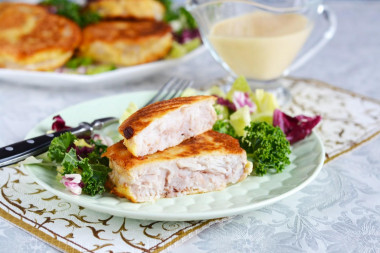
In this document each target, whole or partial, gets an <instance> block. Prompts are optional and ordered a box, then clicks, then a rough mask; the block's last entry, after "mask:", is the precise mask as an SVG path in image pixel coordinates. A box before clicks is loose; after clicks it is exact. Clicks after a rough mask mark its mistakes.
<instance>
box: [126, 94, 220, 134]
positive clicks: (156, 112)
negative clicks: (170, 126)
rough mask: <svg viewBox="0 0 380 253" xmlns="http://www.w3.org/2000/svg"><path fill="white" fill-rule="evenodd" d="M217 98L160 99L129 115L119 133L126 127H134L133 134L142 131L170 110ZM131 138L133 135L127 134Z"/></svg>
mask: <svg viewBox="0 0 380 253" xmlns="http://www.w3.org/2000/svg"><path fill="white" fill-rule="evenodd" d="M209 99H212V100H214V101H215V100H216V98H215V97H213V96H191V97H178V98H173V99H170V100H165V101H160V102H156V103H153V104H151V105H148V106H145V107H144V108H141V109H140V110H138V111H136V112H135V113H134V114H132V115H131V116H129V117H128V118H127V119H126V120H125V121H124V122H123V123H121V125H120V126H119V133H120V134H121V135H122V136H124V130H125V129H129V130H130V129H132V130H130V131H132V132H133V135H136V134H138V133H139V132H141V131H142V130H143V129H144V128H145V127H147V126H148V125H149V124H151V123H152V122H153V121H154V120H155V119H157V118H160V117H162V116H163V115H165V114H167V113H168V112H170V111H174V110H176V109H178V108H180V107H181V106H183V105H186V104H189V105H190V104H193V103H196V102H199V101H202V100H209ZM125 137H126V138H130V137H131V136H125Z"/></svg>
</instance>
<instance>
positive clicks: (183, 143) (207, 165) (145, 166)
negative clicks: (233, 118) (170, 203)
mask: <svg viewBox="0 0 380 253" xmlns="http://www.w3.org/2000/svg"><path fill="white" fill-rule="evenodd" d="M215 100H216V98H215V97H213V96H193V97H181V98H174V99H171V100H167V101H163V102H157V103H154V104H152V105H149V106H147V107H144V108H142V109H141V110H139V111H137V112H136V113H134V114H132V115H131V116H130V117H129V118H128V119H126V120H125V121H124V122H123V123H122V124H121V125H120V127H119V132H120V133H121V134H122V135H123V137H124V140H123V141H120V142H118V143H116V144H114V145H113V146H111V147H109V148H108V149H107V151H106V153H105V156H106V157H108V158H109V161H110V167H111V169H112V172H111V173H110V177H109V184H108V185H109V188H111V192H112V193H114V194H116V195H118V196H120V197H126V198H127V199H129V200H130V201H132V202H146V201H152V200H155V199H158V198H167V197H177V196H181V195H187V194H195V193H204V192H209V191H216V190H222V189H224V188H225V187H226V186H227V185H229V184H232V183H237V182H240V181H242V180H244V179H245V178H246V177H247V175H249V174H250V173H251V171H252V164H251V163H249V162H248V161H247V155H246V153H245V151H244V150H243V149H242V148H241V147H240V146H239V142H238V141H237V140H236V139H234V138H232V137H231V136H229V135H226V134H222V133H218V132H215V131H213V130H211V129H212V126H213V124H214V123H215V121H216V119H217V116H216V113H215V110H214V107H213V104H214V103H215Z"/></svg>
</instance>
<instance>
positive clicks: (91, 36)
mask: <svg viewBox="0 0 380 253" xmlns="http://www.w3.org/2000/svg"><path fill="white" fill-rule="evenodd" d="M168 33H171V28H170V26H169V25H168V24H166V23H164V22H156V21H149V20H144V21H137V20H134V21H132V20H131V21H102V22H99V23H96V24H93V25H89V26H87V27H86V28H85V29H84V30H83V41H82V46H85V45H87V44H91V43H93V42H95V41H102V42H107V43H115V42H117V41H125V42H127V43H131V42H134V43H139V42H140V43H141V41H143V40H147V39H148V38H150V37H161V36H163V35H165V34H168Z"/></svg>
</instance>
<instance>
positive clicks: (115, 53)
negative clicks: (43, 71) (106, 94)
mask: <svg viewBox="0 0 380 253" xmlns="http://www.w3.org/2000/svg"><path fill="white" fill-rule="evenodd" d="M172 43H173V35H172V33H171V27H170V26H169V25H168V24H166V23H163V22H158V21H151V20H139V21H137V20H135V21H103V22H99V23H97V24H93V25H90V26H88V27H86V28H85V29H84V30H83V41H82V43H81V45H80V47H79V53H80V55H82V56H85V57H89V58H91V59H93V60H94V61H96V62H100V63H108V64H115V65H118V66H133V65H138V64H143V63H148V62H152V61H156V60H159V59H161V58H163V57H165V56H166V55H167V54H168V52H169V51H170V49H171V47H172Z"/></svg>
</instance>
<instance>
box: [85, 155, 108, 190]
mask: <svg viewBox="0 0 380 253" xmlns="http://www.w3.org/2000/svg"><path fill="white" fill-rule="evenodd" d="M79 166H80V167H81V169H82V171H83V172H82V181H83V183H84V188H83V191H84V192H85V193H86V194H88V195H90V196H94V195H96V194H102V193H103V192H104V191H105V187H104V185H105V183H106V181H107V177H108V173H109V172H110V171H111V169H110V168H108V167H107V166H104V165H103V164H90V163H89V160H88V158H85V159H83V160H81V162H80V164H79Z"/></svg>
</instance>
